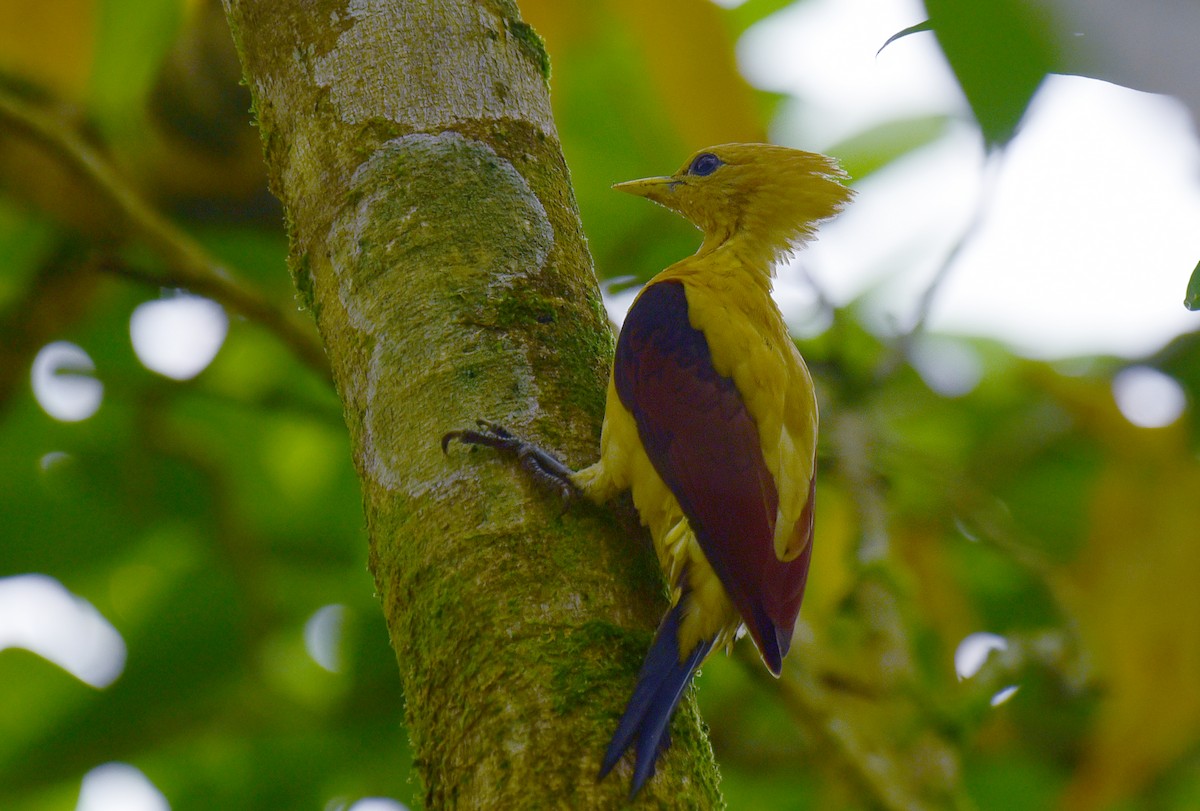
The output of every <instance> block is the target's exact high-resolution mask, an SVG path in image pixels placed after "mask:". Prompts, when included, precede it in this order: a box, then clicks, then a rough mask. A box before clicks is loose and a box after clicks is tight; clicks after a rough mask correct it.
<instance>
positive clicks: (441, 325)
mask: <svg viewBox="0 0 1200 811" xmlns="http://www.w3.org/2000/svg"><path fill="white" fill-rule="evenodd" d="M226 10H227V12H228V16H229V20H230V25H231V28H232V29H233V32H234V37H235V39H236V40H237V43H238V48H239V51H240V53H241V57H242V64H243V68H244V71H245V74H246V79H247V82H248V83H249V85H250V88H251V91H252V93H253V97H254V104H255V112H256V115H257V120H258V126H259V128H260V130H261V133H262V138H263V144H264V148H265V153H266V159H267V164H268V170H269V173H270V178H271V183H272V188H273V190H274V192H275V193H276V194H277V195H278V196H279V198H280V199H281V200H282V201H283V204H284V209H285V211H286V214H287V219H288V229H289V232H290V237H291V268H292V273H293V276H294V278H295V282H296V287H297V290H298V291H299V295H300V297H301V299H302V301H303V302H304V303H305V304H306V305H307V306H308V307H309V309H311V311H312V312H313V314H314V316H315V317H316V319H317V324H318V326H319V328H320V331H321V335H322V338H323V340H324V342H325V347H326V351H327V353H328V356H329V361H330V365H331V367H332V369H333V375H334V379H335V381H336V384H337V387H338V391H339V393H340V395H341V397H342V401H343V404H344V407H345V414H346V422H347V424H348V426H349V429H350V432H351V434H352V438H353V446H354V454H355V463H356V465H357V468H358V471H359V475H360V477H361V479H362V486H363V495H364V506H365V511H366V516H367V526H368V529H369V533H370V545H371V549H370V560H371V567H372V571H373V573H374V575H375V581H376V584H377V588H378V591H379V595H380V599H381V601H382V604H383V609H384V613H385V615H386V619H387V624H388V629H389V631H390V634H391V639H392V644H393V647H394V648H395V651H396V656H397V660H398V661H399V664H400V672H401V676H402V678H403V683H404V688H405V692H406V695H407V722H408V727H409V730H410V733H411V735H412V740H413V745H414V751H415V753H416V761H417V765H418V769H419V772H420V774H421V776H422V779H423V781H424V787H425V802H426V805H427V806H428V807H429V808H455V807H462V808H505V809H509V808H545V807H564V808H588V807H602V808H606V807H613V806H617V805H620V804H621V803H623V802H624V798H625V796H626V794H627V791H628V772H627V771H623V770H619V771H618V772H617V774H616V775H614V776H612V777H610V778H609V779H607V780H606V781H604V782H603V783H597V782H596V772H597V768H598V763H599V758H600V755H601V753H602V752H603V750H604V746H605V744H606V743H607V739H608V737H609V736H610V735H611V733H612V730H613V728H614V726H615V723H616V720H617V718H618V717H619V714H620V711H621V709H622V708H623V706H624V702H625V701H626V699H627V698H628V696H629V694H630V692H631V690H632V687H633V682H634V679H635V676H636V673H637V669H638V666H639V664H640V661H641V657H642V655H643V653H644V652H645V650H646V648H647V646H648V645H649V642H650V638H651V633H652V629H653V627H654V626H655V625H656V623H657V621H658V618H659V615H660V613H661V611H662V610H663V608H664V606H665V603H664V601H663V595H662V585H661V579H660V578H659V576H658V574H657V572H656V569H655V564H654V561H653V556H652V553H651V552H650V550H649V547H648V545H647V543H646V542H645V540H644V539H643V538H641V537H639V536H638V535H637V534H636V533H633V534H631V533H630V532H629V531H628V530H627V528H625V529H622V528H621V527H619V526H618V524H617V522H615V521H614V520H613V518H612V517H611V515H609V514H608V513H606V512H605V511H602V510H597V509H594V508H591V507H589V506H587V505H577V506H575V507H574V508H572V509H571V510H570V511H569V512H568V513H566V514H565V515H563V514H560V511H561V506H560V504H559V503H558V502H557V500H556V499H555V498H554V497H553V496H551V495H548V494H545V493H543V492H540V491H538V490H537V489H536V488H535V487H534V486H532V485H531V484H530V483H529V482H528V481H527V480H526V478H525V477H524V476H523V475H522V474H521V471H520V470H519V469H517V468H516V467H515V466H514V465H512V464H510V463H508V462H506V461H505V460H502V459H499V458H497V457H496V456H495V455H494V454H491V453H488V452H485V451H477V452H468V451H465V450H461V449H455V451H454V452H452V454H451V455H450V456H449V457H445V456H443V455H442V453H441V450H440V448H439V444H438V441H439V437H440V436H441V435H442V434H443V433H445V432H446V431H449V430H452V429H455V428H460V427H464V426H468V425H470V424H472V422H473V421H474V419H475V418H477V417H488V418H491V419H494V420H496V421H499V422H502V423H504V424H505V425H507V426H508V427H509V428H511V429H513V430H514V431H516V432H519V433H521V434H523V435H525V436H527V437H529V438H531V439H534V440H536V441H539V442H540V443H542V444H543V445H544V446H545V447H548V448H551V449H554V450H555V451H557V452H559V453H560V454H561V455H562V456H563V457H564V458H565V459H566V460H567V461H568V462H569V463H571V464H573V465H576V466H581V465H583V464H586V463H589V462H591V461H593V459H594V457H595V454H596V452H597V451H596V449H597V443H598V437H599V428H600V421H601V418H602V412H603V402H604V399H603V398H604V388H605V384H606V376H607V369H608V364H609V361H610V359H611V352H612V339H611V335H610V334H609V330H608V326H607V321H606V318H605V314H604V308H603V306H602V304H601V301H600V296H599V291H598V289H597V285H596V279H595V277H594V275H593V273H592V270H591V263H590V259H589V257H588V254H587V249H586V246H585V242H584V239H583V235H582V232H581V228H580V222H579V217H578V213H577V210H576V206H575V201H574V198H573V195H572V192H571V188H570V184H569V178H568V174H567V168H566V165H565V163H564V161H563V157H562V153H561V149H560V146H559V143H558V138H557V134H556V131H555V128H554V124H553V120H552V118H551V114H550V104H549V93H548V87H547V76H548V61H547V58H546V54H545V50H544V47H543V46H542V43H541V41H540V40H539V39H538V38H537V36H536V34H534V33H533V32H532V30H531V29H530V28H529V26H528V25H526V24H525V23H523V22H522V21H521V20H520V19H519V17H518V13H517V9H516V7H515V5H514V4H513V3H512V2H511V1H506V0H493V1H492V2H487V1H486V0H484V1H482V2H467V1H465V0H427V1H426V2H416V1H415V0H411V1H409V2H399V3H387V2H383V0H350V2H349V3H347V2H344V0H343V2H325V0H311V1H310V2H305V3H298V2H284V1H283V0H270V1H269V2H266V1H264V2H251V1H250V0H226ZM388 711H390V708H387V707H381V708H380V712H388ZM673 732H674V735H673V739H674V744H673V747H672V749H671V751H670V753H669V754H668V755H667V756H666V757H665V758H663V761H662V763H661V764H660V769H659V775H658V776H657V777H656V778H655V779H654V780H653V781H651V783H650V785H649V786H648V788H647V789H646V790H645V791H644V792H643V794H642V795H641V796H640V797H639V804H640V803H643V802H644V803H645V804H646V805H647V806H650V807H654V806H657V807H669V808H709V807H713V806H715V805H719V803H720V799H719V796H718V794H717V791H716V776H715V766H714V765H713V763H712V756H711V752H710V750H709V747H708V743H707V740H706V738H705V736H704V734H703V732H702V731H701V725H700V722H699V718H698V716H697V714H696V711H695V708H694V705H693V704H692V702H691V701H690V700H689V701H687V702H685V703H684V705H683V711H682V712H680V713H679V717H678V718H677V719H676V722H675V725H674V727H673ZM623 768H624V767H623Z"/></svg>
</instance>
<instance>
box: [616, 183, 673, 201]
mask: <svg viewBox="0 0 1200 811" xmlns="http://www.w3.org/2000/svg"><path fill="white" fill-rule="evenodd" d="M677 185H679V181H678V180H677V179H676V178H673V177H644V178H642V179H641V180H627V181H625V182H624V183H614V184H613V188H614V189H616V190H617V191H623V192H625V193H627V194H634V195H637V196H638V197H645V198H647V199H648V200H653V201H654V202H656V203H666V200H667V197H668V195H669V194H670V193H671V192H673V191H675V187H676V186H677Z"/></svg>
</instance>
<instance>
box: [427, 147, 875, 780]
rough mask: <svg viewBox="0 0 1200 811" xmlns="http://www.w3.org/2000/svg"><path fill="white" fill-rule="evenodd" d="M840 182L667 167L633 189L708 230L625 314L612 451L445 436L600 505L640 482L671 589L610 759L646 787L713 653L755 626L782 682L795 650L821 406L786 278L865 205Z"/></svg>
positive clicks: (798, 161) (819, 160)
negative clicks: (566, 452) (792, 256)
mask: <svg viewBox="0 0 1200 811" xmlns="http://www.w3.org/2000/svg"><path fill="white" fill-rule="evenodd" d="M842 179H844V175H843V174H842V172H841V170H839V169H838V168H837V165H836V164H835V163H834V162H833V161H832V160H830V159H829V158H826V157H824V156H822V155H815V154H813V153H811V152H801V151H799V150H795V149H787V148H786V147H780V146H771V145H767V144H725V145H723V146H717V147H712V148H710V149H706V150H703V151H701V152H698V153H696V154H695V155H693V156H692V157H691V158H690V159H689V160H688V162H687V163H686V164H684V166H683V168H682V169H680V170H679V171H678V172H676V173H675V174H674V175H671V176H669V177H654V178H647V179H645V180H635V181H632V182H629V183H621V184H618V185H617V186H616V188H618V189H621V190H622V191H627V192H630V193H632V194H636V195H640V196H642V197H646V198H649V199H650V200H653V201H655V202H656V203H661V204H662V205H664V206H666V207H667V208H670V209H673V210H675V211H677V212H679V213H680V214H682V215H683V216H684V217H686V218H687V219H689V220H690V221H691V222H692V223H694V224H695V225H696V226H697V227H699V228H700V229H701V230H702V231H703V232H704V241H703V243H702V244H701V246H700V250H699V251H697V252H696V254H695V255H694V256H690V257H688V258H687V259H684V260H683V261H681V262H677V263H676V264H674V265H671V266H670V267H669V268H667V269H666V270H664V271H663V272H662V273H660V274H658V275H657V276H655V277H654V278H653V279H652V280H651V281H650V283H649V284H647V285H646V287H645V288H643V289H642V291H641V293H639V294H638V297H637V299H636V300H635V301H634V303H633V306H632V307H631V308H630V310H629V314H628V315H627V316H626V320H625V324H624V325H623V326H622V329H621V335H620V337H619V338H618V340H617V352H616V358H615V359H614V361H613V371H612V375H611V377H610V380H609V386H608V400H607V405H606V410H605V414H604V428H603V431H602V434H601V439H600V459H599V461H597V462H596V463H595V464H594V465H592V466H590V467H587V468H585V469H583V470H581V471H578V472H572V471H571V470H569V469H568V468H567V467H566V466H565V465H563V464H562V462H560V461H559V460H557V459H555V458H554V457H553V456H551V455H550V454H548V453H546V451H544V450H542V449H541V448H538V447H537V446H534V445H531V444H529V443H527V442H525V441H523V440H521V439H519V438H517V437H515V436H513V435H512V434H510V433H509V432H508V431H506V430H504V429H503V428H501V427H499V426H496V425H492V424H491V423H481V427H482V429H483V430H482V431H453V432H451V433H450V434H447V435H446V437H444V438H443V440H442V444H443V448H444V447H445V446H446V443H447V442H448V441H449V440H450V439H454V438H457V439H459V440H461V441H463V442H468V443H473V444H480V445H487V446H490V447H494V448H497V449H499V450H502V451H504V452H507V453H510V454H512V455H514V456H515V457H516V458H517V459H518V460H520V461H521V464H522V465H524V466H525V468H526V469H527V470H528V471H529V472H530V473H531V474H532V475H533V476H534V477H536V478H537V479H538V480H540V481H542V482H545V483H547V484H550V485H553V486H556V487H559V488H561V489H563V491H564V493H565V492H566V491H568V490H569V489H570V488H574V489H575V490H577V491H580V492H582V493H583V494H585V495H586V496H588V497H589V498H591V499H593V500H594V501H596V502H605V501H608V500H609V499H610V498H612V497H613V496H615V495H616V494H617V493H618V492H621V491H623V490H626V489H629V490H631V491H632V494H633V502H634V505H635V506H636V507H637V510H638V513H639V515H640V516H641V519H642V522H643V523H644V524H645V525H646V526H647V527H649V529H650V534H651V536H652V537H653V539H654V546H655V549H656V550H657V552H658V560H659V563H660V564H661V566H662V570H663V573H664V575H665V577H666V580H667V583H668V585H669V587H670V595H671V608H670V610H668V611H667V613H666V615H665V616H664V617H663V620H662V623H661V624H660V625H659V628H658V632H657V633H656V635H655V638H654V644H653V645H652V646H651V648H650V651H649V652H648V653H647V655H646V660H645V662H644V664H643V665H642V671H641V674H640V675H639V677H638V683H637V687H636V688H635V690H634V693H633V697H632V698H631V699H630V701H629V704H628V706H627V707H626V709H625V713H624V715H623V716H622V718H621V721H620V723H619V724H618V726H617V731H616V732H615V733H614V735H613V738H612V742H611V743H610V744H609V747H608V750H607V751H606V752H605V755H604V758H603V761H602V763H601V767H600V775H601V777H603V776H604V775H606V774H607V773H608V772H609V771H610V770H611V769H612V768H613V767H614V766H615V765H616V764H617V762H618V761H619V760H620V759H621V757H622V755H623V754H624V753H625V751H626V750H627V749H628V748H629V747H631V746H635V747H636V750H637V757H636V761H635V764H634V773H633V791H634V792H635V793H636V792H637V790H638V789H639V788H640V787H641V786H642V784H644V783H645V781H646V780H648V779H649V778H650V776H651V775H653V773H654V765H655V762H656V760H657V757H658V755H659V753H660V752H661V751H662V750H663V749H664V748H665V745H666V743H665V742H666V740H667V728H668V726H669V724H670V719H671V715H672V714H673V712H674V710H675V707H676V705H677V704H678V702H679V699H680V696H681V695H682V694H683V690H684V688H686V686H687V684H688V682H689V681H690V680H691V677H692V674H693V673H694V672H695V670H696V668H698V667H699V666H700V664H701V663H702V662H703V661H704V659H705V658H706V657H707V656H709V655H710V654H711V652H712V651H713V650H716V649H717V648H720V647H724V646H727V645H729V644H730V643H732V642H733V639H734V637H735V635H736V633H737V630H738V628H739V627H740V626H742V625H745V627H746V628H747V629H748V630H749V632H750V636H751V637H752V638H753V640H754V643H755V645H756V646H757V647H758V649H759V652H760V653H761V654H762V657H763V661H764V662H765V663H766V665H767V667H768V668H769V669H770V670H771V672H772V673H775V674H776V675H778V674H779V672H780V669H781V667H782V659H783V656H784V655H785V654H786V653H787V651H788V647H789V645H790V643H791V635H792V630H793V627H794V625H795V622H796V616H797V614H798V612H799V610H800V601H801V599H802V597H803V594H804V585H805V582H806V579H807V576H808V565H809V561H810V557H811V539H812V527H813V511H812V506H813V505H812V499H813V493H814V487H815V484H816V482H815V477H816V467H815V466H816V445H817V402H816V397H815V396H814V393H813V383H812V378H811V377H810V376H809V374H808V369H807V368H806V367H805V365H804V361H803V359H802V358H801V357H800V353H799V352H798V351H797V350H796V346H795V344H793V343H792V340H791V338H790V337H789V336H788V333H787V329H786V328H785V326H784V323H783V318H782V316H781V315H780V313H779V309H778V308H777V307H776V306H775V302H774V301H772V299H771V278H772V275H773V272H774V267H775V263H776V262H777V261H778V260H779V259H781V258H782V257H783V256H785V255H787V254H788V253H790V252H791V251H793V250H795V249H797V248H799V247H800V246H801V245H803V244H804V243H805V242H806V241H807V240H808V239H810V238H811V237H812V235H813V233H814V231H815V230H816V226H817V223H819V222H820V221H821V220H823V219H826V218H828V217H831V216H833V215H834V214H836V213H837V212H838V211H839V210H840V209H841V207H842V206H843V205H845V203H846V202H847V201H848V200H849V199H850V196H851V192H850V190H849V189H847V188H846V187H844V186H843V185H842V184H841V180H842Z"/></svg>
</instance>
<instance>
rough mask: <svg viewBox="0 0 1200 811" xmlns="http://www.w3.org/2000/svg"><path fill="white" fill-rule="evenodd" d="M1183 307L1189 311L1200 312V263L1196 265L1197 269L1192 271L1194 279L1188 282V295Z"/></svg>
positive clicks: (1184, 298) (1184, 299) (1185, 297)
mask: <svg viewBox="0 0 1200 811" xmlns="http://www.w3.org/2000/svg"><path fill="white" fill-rule="evenodd" d="M1183 306H1184V307H1187V308H1188V309H1189V310H1200V262H1197V263H1196V268H1195V270H1193V271H1192V278H1191V279H1190V280H1189V281H1188V286H1187V295H1186V296H1184V297H1183Z"/></svg>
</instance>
